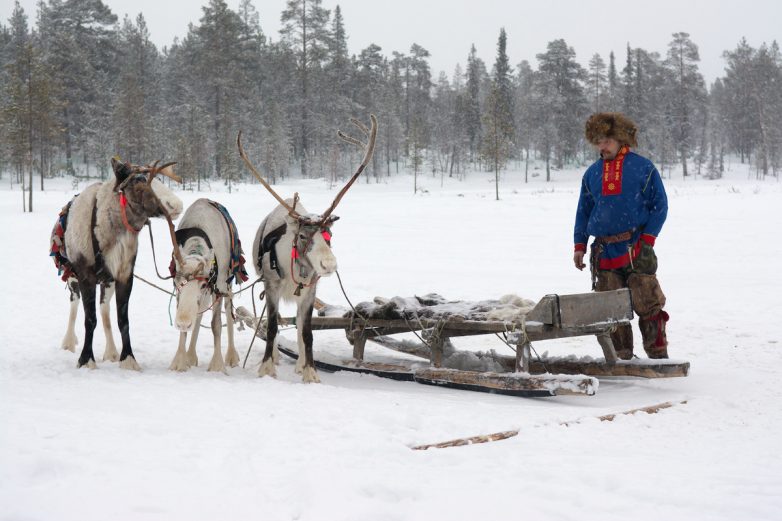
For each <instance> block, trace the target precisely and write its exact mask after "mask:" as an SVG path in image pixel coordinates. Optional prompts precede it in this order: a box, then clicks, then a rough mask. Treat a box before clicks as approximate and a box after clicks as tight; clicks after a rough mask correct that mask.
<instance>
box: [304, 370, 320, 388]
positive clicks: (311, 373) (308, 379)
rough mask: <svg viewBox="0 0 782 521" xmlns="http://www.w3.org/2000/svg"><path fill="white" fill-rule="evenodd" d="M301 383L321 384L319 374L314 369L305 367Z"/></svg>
mask: <svg viewBox="0 0 782 521" xmlns="http://www.w3.org/2000/svg"><path fill="white" fill-rule="evenodd" d="M301 381H302V382H304V383H305V384H311V383H315V384H319V383H320V377H318V372H317V371H315V368H314V367H305V368H304V370H303V371H302V373H301Z"/></svg>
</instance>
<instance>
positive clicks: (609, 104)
mask: <svg viewBox="0 0 782 521" xmlns="http://www.w3.org/2000/svg"><path fill="white" fill-rule="evenodd" d="M607 79H608V93H607V94H608V96H607V99H606V110H607V111H608V112H617V111H618V110H619V102H618V97H619V77H618V76H617V73H616V58H615V57H614V51H611V54H609V55H608V78H607Z"/></svg>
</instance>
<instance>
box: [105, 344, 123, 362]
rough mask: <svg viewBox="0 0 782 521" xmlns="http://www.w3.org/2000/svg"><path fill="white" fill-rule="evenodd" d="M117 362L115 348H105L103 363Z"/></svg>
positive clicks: (117, 355)
mask: <svg viewBox="0 0 782 521" xmlns="http://www.w3.org/2000/svg"><path fill="white" fill-rule="evenodd" d="M118 360H119V353H118V352H117V348H116V347H114V346H113V345H112V346H108V345H107V346H106V350H105V351H104V352H103V361H104V362H116V361H118Z"/></svg>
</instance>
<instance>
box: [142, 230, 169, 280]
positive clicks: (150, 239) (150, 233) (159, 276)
mask: <svg viewBox="0 0 782 521" xmlns="http://www.w3.org/2000/svg"><path fill="white" fill-rule="evenodd" d="M147 226H148V228H149V242H150V244H151V245H152V263H153V264H154V265H155V273H156V274H157V276H158V278H159V279H160V280H168V279H170V278H172V277H171V275H169V276H168V277H163V276H162V275H160V272H159V271H158V269H157V258H156V257H155V239H154V238H153V237H152V221H147ZM164 291H165V290H164Z"/></svg>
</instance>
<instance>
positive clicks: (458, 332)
mask: <svg viewBox="0 0 782 521" xmlns="http://www.w3.org/2000/svg"><path fill="white" fill-rule="evenodd" d="M517 299H518V298H517ZM519 301H520V302H519ZM320 312H321V313H326V314H327V315H329V316H318V317H313V318H312V328H313V329H319V330H324V329H344V330H345V332H346V335H347V338H348V341H349V342H350V343H351V344H352V345H353V358H352V359H339V358H336V357H334V356H331V355H328V354H325V353H319V354H318V356H317V357H316V358H317V359H316V365H317V367H318V368H319V369H323V370H325V371H337V370H341V371H352V372H360V373H369V374H375V375H377V376H381V377H385V378H393V379H396V380H407V381H415V382H418V383H424V384H430V385H437V386H443V387H450V388H456V389H465V390H473V391H482V392H490V393H497V394H509V395H515V396H554V395H563V394H581V395H592V394H595V392H596V390H597V388H598V385H599V383H598V379H597V377H606V376H634V377H644V378H662V377H675V376H686V375H687V373H688V372H689V362H682V361H674V360H646V359H633V360H618V359H617V356H616V352H615V351H614V346H613V343H612V342H611V337H610V334H611V332H612V331H613V330H614V329H615V328H616V327H617V326H619V325H623V324H627V323H629V322H630V321H631V320H632V318H633V311H632V306H631V302H630V292H629V290H627V289H620V290H616V291H607V292H599V293H583V294H573V295H546V296H545V297H543V298H542V299H541V300H540V301H539V302H538V303H537V304H534V305H533V303H532V302H531V301H523V299H518V300H517V301H516V302H514V301H513V300H512V299H510V301H503V300H500V301H482V302H475V303H468V302H461V301H448V300H446V299H444V298H443V297H441V296H439V295H426V296H424V297H414V298H406V299H400V298H395V299H382V298H377V299H375V302H373V303H361V304H359V305H358V306H356V311H355V312H354V311H351V312H350V313H347V314H346V316H332V315H333V314H334V313H339V314H342V312H344V310H341V309H337V308H334V307H332V306H325V308H324V309H322V310H321V311H320ZM239 315H240V319H242V320H244V321H245V322H246V323H247V325H252V327H255V326H256V325H257V323H256V322H255V319H254V318H252V316H251V315H250V314H249V313H248V312H247V311H246V310H242V309H241V308H240V310H239ZM288 322H293V323H295V320H293V319H288ZM409 332H416V333H417V334H418V336H419V339H420V342H411V341H406V340H398V339H395V338H393V337H392V335H396V334H400V333H409ZM260 334H261V333H260V332H259V335H260ZM486 334H497V335H500V336H502V337H503V338H504V341H505V343H506V344H507V345H508V346H509V349H508V351H509V352H512V351H511V350H515V355H502V354H498V353H496V352H495V351H494V350H492V351H489V352H473V351H465V350H459V349H456V348H455V347H454V346H453V344H452V342H451V339H452V338H453V337H464V336H474V335H486ZM590 335H591V336H595V337H596V338H597V341H598V343H599V345H600V346H601V348H602V353H603V357H602V358H597V359H592V358H590V357H584V358H581V359H577V358H575V357H567V358H548V357H543V358H539V357H532V355H531V352H532V349H531V348H532V343H533V342H539V341H543V340H551V339H557V338H566V337H574V336H590ZM367 340H370V341H373V342H376V343H378V344H379V345H381V346H383V347H386V348H388V349H391V350H393V351H398V352H401V353H405V354H407V355H413V356H414V357H416V358H417V359H418V360H416V359H412V358H410V357H407V358H404V359H403V358H401V357H396V360H394V361H393V362H391V363H389V362H387V361H384V363H374V362H371V361H365V360H364V350H365V345H366V341H367ZM280 351H281V352H283V353H284V354H286V355H288V356H291V357H294V358H295V357H296V356H297V353H295V352H294V351H292V350H290V349H287V348H285V347H284V346H281V347H280Z"/></svg>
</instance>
